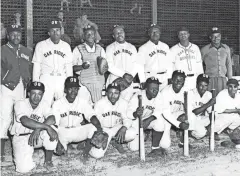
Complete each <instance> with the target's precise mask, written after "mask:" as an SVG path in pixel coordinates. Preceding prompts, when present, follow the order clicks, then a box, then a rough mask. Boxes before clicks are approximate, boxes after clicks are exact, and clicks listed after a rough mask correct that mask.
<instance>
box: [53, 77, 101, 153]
mask: <svg viewBox="0 0 240 176" xmlns="http://www.w3.org/2000/svg"><path fill="white" fill-rule="evenodd" d="M79 88H80V85H79V80H78V77H76V76H70V77H68V78H67V79H66V81H65V93H66V96H64V97H62V98H60V99H59V100H57V101H55V102H54V103H53V108H52V109H53V113H54V115H55V117H56V123H57V124H58V136H59V142H60V143H61V144H62V145H63V147H64V149H65V151H66V150H67V144H69V143H72V142H80V141H84V140H86V139H91V137H92V135H93V133H94V131H96V130H97V129H96V127H95V126H94V125H93V124H91V123H89V124H86V125H82V124H81V123H82V122H83V120H84V118H85V119H86V120H87V121H89V122H92V121H94V119H95V120H97V117H96V116H94V114H95V113H94V110H93V108H92V106H91V104H89V103H88V102H87V101H86V100H85V99H82V98H81V97H79V96H78V91H79ZM80 89H81V88H80ZM99 124H100V123H99Z"/></svg>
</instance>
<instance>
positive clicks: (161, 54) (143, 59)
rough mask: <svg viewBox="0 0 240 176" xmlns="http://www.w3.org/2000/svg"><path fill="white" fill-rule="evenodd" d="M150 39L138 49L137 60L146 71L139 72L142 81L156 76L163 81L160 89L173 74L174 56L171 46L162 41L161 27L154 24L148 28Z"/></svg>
mask: <svg viewBox="0 0 240 176" xmlns="http://www.w3.org/2000/svg"><path fill="white" fill-rule="evenodd" d="M148 35H149V37H150V40H149V41H148V42H147V43H145V44H144V45H142V46H141V47H140V48H139V51H138V60H137V62H138V63H139V64H140V65H141V66H142V67H143V70H144V71H143V72H144V73H139V79H140V82H141V83H143V82H145V81H146V79H147V78H150V77H155V78H158V80H159V81H160V82H161V83H162V84H161V86H160V91H161V90H162V89H163V88H164V87H165V86H166V85H167V84H168V79H169V78H171V75H172V57H171V55H170V50H169V46H168V45H167V44H165V43H163V42H161V41H160V36H161V28H160V27H159V26H158V25H156V24H152V25H151V27H150V28H149V30H148Z"/></svg>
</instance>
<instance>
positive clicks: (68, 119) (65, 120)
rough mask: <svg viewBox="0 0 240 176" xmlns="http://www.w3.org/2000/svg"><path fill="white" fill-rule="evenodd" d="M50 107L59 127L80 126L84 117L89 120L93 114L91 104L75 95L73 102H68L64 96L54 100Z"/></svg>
mask: <svg viewBox="0 0 240 176" xmlns="http://www.w3.org/2000/svg"><path fill="white" fill-rule="evenodd" d="M52 109H53V114H54V115H55V119H56V124H57V125H59V126H61V127H77V126H81V122H82V121H83V120H84V118H85V119H86V120H87V121H90V119H91V117H92V116H93V115H95V114H94V111H93V108H92V106H91V105H90V104H89V103H88V102H87V101H86V100H84V99H81V98H79V97H76V99H75V100H74V102H73V103H69V102H68V100H67V99H66V97H65V96H64V97H62V98H60V99H59V100H57V101H55V102H54V104H53V107H52Z"/></svg>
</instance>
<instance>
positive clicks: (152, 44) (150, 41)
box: [149, 40, 160, 46]
mask: <svg viewBox="0 0 240 176" xmlns="http://www.w3.org/2000/svg"><path fill="white" fill-rule="evenodd" d="M149 42H150V43H151V44H152V45H154V46H156V45H158V44H159V42H160V41H158V43H157V44H155V43H153V42H152V41H151V40H149Z"/></svg>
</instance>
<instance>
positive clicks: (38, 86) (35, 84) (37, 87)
mask: <svg viewBox="0 0 240 176" xmlns="http://www.w3.org/2000/svg"><path fill="white" fill-rule="evenodd" d="M28 89H29V91H31V90H41V91H43V92H45V86H44V84H43V83H41V82H37V81H33V82H31V83H30V85H29V87H28Z"/></svg>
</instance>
